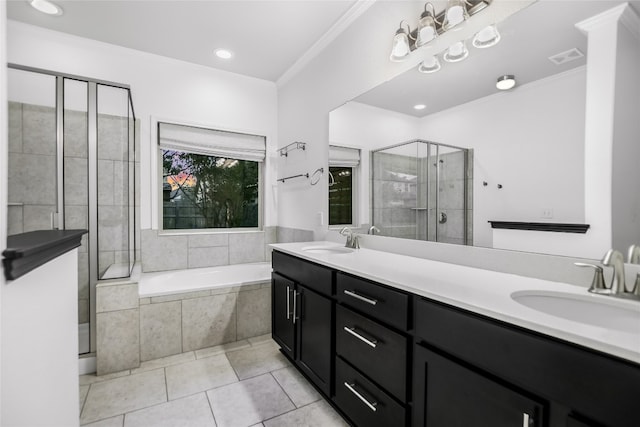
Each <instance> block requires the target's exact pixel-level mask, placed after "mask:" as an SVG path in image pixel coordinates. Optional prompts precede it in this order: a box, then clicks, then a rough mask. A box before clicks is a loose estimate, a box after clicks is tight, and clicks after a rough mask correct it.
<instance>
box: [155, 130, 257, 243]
mask: <svg viewBox="0 0 640 427" xmlns="http://www.w3.org/2000/svg"><path fill="white" fill-rule="evenodd" d="M158 140H159V147H160V154H161V161H162V165H161V169H162V202H161V203H162V210H161V212H162V228H163V229H164V230H178V229H179V230H184V229H190V230H191V229H221V228H257V227H260V218H261V214H260V213H261V206H260V204H261V203H260V200H261V197H260V189H261V187H262V186H261V175H262V174H261V170H262V168H261V162H262V161H263V160H264V154H265V142H264V137H258V136H254V135H246V134H240V133H232V132H223V131H217V130H211V129H203V128H197V127H191V126H183V125H175V124H168V123H158Z"/></svg>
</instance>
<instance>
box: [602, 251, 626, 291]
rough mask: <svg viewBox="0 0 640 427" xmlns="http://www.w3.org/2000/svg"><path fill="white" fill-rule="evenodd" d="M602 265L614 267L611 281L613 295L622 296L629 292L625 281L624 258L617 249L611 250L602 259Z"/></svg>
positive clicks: (610, 287)
mask: <svg viewBox="0 0 640 427" xmlns="http://www.w3.org/2000/svg"><path fill="white" fill-rule="evenodd" d="M602 265H604V266H606V267H613V278H612V279H611V286H609V289H610V290H611V294H612V295H618V296H619V295H622V294H624V293H626V292H627V285H626V283H625V279H624V256H623V255H622V252H620V251H617V250H615V249H609V250H608V251H607V253H606V254H605V255H604V258H602Z"/></svg>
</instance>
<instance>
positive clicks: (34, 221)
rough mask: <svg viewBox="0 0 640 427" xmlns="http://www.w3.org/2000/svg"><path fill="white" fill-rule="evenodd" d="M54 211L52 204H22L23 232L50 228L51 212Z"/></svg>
mask: <svg viewBox="0 0 640 427" xmlns="http://www.w3.org/2000/svg"><path fill="white" fill-rule="evenodd" d="M55 211H56V207H55V206H54V205H24V206H23V232H25V233H26V232H28V231H34V230H50V229H51V214H52V213H53V212H55Z"/></svg>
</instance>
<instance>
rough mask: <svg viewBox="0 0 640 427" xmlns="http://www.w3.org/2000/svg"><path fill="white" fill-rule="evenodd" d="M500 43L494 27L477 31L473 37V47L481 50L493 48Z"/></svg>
mask: <svg viewBox="0 0 640 427" xmlns="http://www.w3.org/2000/svg"><path fill="white" fill-rule="evenodd" d="M499 41H500V33H499V32H498V29H497V28H496V26H495V25H489V26H488V27H485V28H483V29H482V30H480V31H478V33H476V35H475V36H474V37H473V42H472V44H473V46H474V47H477V48H480V49H483V48H486V47H491V46H495V45H497V44H498V42H499Z"/></svg>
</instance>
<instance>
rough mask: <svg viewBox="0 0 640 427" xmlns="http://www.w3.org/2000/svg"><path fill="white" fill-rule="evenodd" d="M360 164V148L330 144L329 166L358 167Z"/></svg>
mask: <svg viewBox="0 0 640 427" xmlns="http://www.w3.org/2000/svg"><path fill="white" fill-rule="evenodd" d="M359 164H360V150H358V149H357V148H347V147H338V146H337V145H330V146H329V166H341V167H349V168H353V167H357V166H358V165H359Z"/></svg>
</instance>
